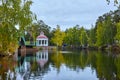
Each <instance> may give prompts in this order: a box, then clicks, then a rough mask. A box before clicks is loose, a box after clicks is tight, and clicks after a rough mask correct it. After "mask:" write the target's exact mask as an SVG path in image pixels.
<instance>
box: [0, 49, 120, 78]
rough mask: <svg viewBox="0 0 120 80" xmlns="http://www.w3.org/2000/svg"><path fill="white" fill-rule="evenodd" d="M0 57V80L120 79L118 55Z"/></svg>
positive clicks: (75, 53) (82, 53) (59, 53)
mask: <svg viewBox="0 0 120 80" xmlns="http://www.w3.org/2000/svg"><path fill="white" fill-rule="evenodd" d="M26 53H27V54H24V55H20V54H19V56H18V55H15V56H14V57H8V58H6V57H4V58H0V80H120V55H116V54H115V55H113V54H112V53H111V52H101V51H87V50H82V51H57V52H56V51H52V52H51V51H50V52H49V51H47V50H44V51H38V52H26Z"/></svg>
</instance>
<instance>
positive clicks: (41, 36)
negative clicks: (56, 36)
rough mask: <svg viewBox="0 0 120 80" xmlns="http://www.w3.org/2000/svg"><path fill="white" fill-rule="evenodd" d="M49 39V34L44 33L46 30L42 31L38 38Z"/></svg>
mask: <svg viewBox="0 0 120 80" xmlns="http://www.w3.org/2000/svg"><path fill="white" fill-rule="evenodd" d="M41 38H42V39H48V38H47V36H45V35H44V32H41V33H40V35H39V36H37V39H41Z"/></svg>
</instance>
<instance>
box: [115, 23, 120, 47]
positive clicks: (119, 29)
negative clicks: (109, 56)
mask: <svg viewBox="0 0 120 80" xmlns="http://www.w3.org/2000/svg"><path fill="white" fill-rule="evenodd" d="M115 40H117V41H118V44H119V45H120V22H119V23H117V34H116V36H115Z"/></svg>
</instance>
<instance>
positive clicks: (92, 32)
mask: <svg viewBox="0 0 120 80" xmlns="http://www.w3.org/2000/svg"><path fill="white" fill-rule="evenodd" d="M88 36H89V37H88V43H89V46H95V42H96V33H95V29H94V28H93V26H92V28H91V29H90V30H89V34H88Z"/></svg>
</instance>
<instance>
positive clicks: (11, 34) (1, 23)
mask: <svg viewBox="0 0 120 80" xmlns="http://www.w3.org/2000/svg"><path fill="white" fill-rule="evenodd" d="M0 2H1V5H0V14H1V15H0V52H2V53H12V52H14V50H15V49H16V48H17V47H18V39H19V37H20V35H22V34H24V30H25V29H26V26H28V25H29V24H30V23H31V22H32V20H33V19H34V16H33V14H32V12H31V11H30V5H31V4H32V1H31V0H24V1H23V0H7V1H5V0H2V1H0ZM16 25H17V26H18V27H19V29H17V28H16ZM12 46H14V47H12Z"/></svg>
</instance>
